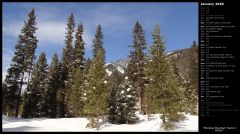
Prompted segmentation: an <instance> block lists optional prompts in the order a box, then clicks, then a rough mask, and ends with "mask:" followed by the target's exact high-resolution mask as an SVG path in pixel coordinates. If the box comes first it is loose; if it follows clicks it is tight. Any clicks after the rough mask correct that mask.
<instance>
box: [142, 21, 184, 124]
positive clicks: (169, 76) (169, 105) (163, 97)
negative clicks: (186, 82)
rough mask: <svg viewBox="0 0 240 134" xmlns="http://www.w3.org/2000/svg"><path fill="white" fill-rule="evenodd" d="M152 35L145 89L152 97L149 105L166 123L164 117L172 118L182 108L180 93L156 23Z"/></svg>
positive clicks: (175, 116)
mask: <svg viewBox="0 0 240 134" xmlns="http://www.w3.org/2000/svg"><path fill="white" fill-rule="evenodd" d="M152 35H153V40H154V42H153V45H152V46H151V47H150V50H149V52H150V60H149V63H148V68H147V69H146V71H145V73H146V76H147V77H148V79H149V84H147V87H146V91H147V92H150V97H152V98H153V105H150V106H154V109H155V110H156V112H160V113H161V114H162V116H161V119H162V120H163V123H166V118H167V119H168V120H173V119H175V118H177V117H178V116H177V115H178V112H179V111H181V108H182V107H181V105H180V103H179V102H180V98H181V96H180V95H181V93H180V90H179V87H177V81H176V78H175V76H174V75H173V71H172V70H171V67H170V65H169V63H168V60H167V58H166V55H165V54H164V51H165V45H164V41H163V38H162V37H161V36H160V28H159V26H158V25H157V26H156V27H155V28H154V31H153V32H152ZM147 97H148V96H147ZM151 109H152V108H151Z"/></svg>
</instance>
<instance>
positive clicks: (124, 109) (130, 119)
mask: <svg viewBox="0 0 240 134" xmlns="http://www.w3.org/2000/svg"><path fill="white" fill-rule="evenodd" d="M132 85H133V84H132V83H131V81H127V80H126V81H125V82H124V83H123V84H122V85H120V86H119V91H120V96H119V98H120V100H119V103H120V106H119V112H120V113H121V116H120V123H125V124H132V123H135V122H136V121H137V120H138V118H137V116H136V111H137V109H136V94H137V92H136V90H135V89H134V88H133V87H132Z"/></svg>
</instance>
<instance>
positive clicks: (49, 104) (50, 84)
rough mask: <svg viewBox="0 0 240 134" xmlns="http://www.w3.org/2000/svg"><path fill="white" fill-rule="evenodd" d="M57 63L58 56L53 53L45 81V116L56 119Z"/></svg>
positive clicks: (58, 78)
mask: <svg viewBox="0 0 240 134" xmlns="http://www.w3.org/2000/svg"><path fill="white" fill-rule="evenodd" d="M59 70H60V69H59V61H58V55H57V54H56V53H55V54H54V56H53V59H52V62H51V64H50V67H49V75H48V79H47V91H46V98H45V99H46V100H45V101H46V106H45V109H46V112H47V114H46V115H47V116H48V117H51V118H56V117H57V112H58V111H57V110H58V107H59V106H58V104H59V101H61V100H58V99H57V93H58V92H59V91H58V90H60V89H59V88H60V87H59V86H60V73H59Z"/></svg>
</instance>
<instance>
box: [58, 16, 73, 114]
mask: <svg viewBox="0 0 240 134" xmlns="http://www.w3.org/2000/svg"><path fill="white" fill-rule="evenodd" d="M74 28H75V23H74V16H73V14H71V15H70V17H69V18H68V23H67V33H66V39H65V46H64V49H63V56H62V63H61V72H62V74H61V75H62V76H61V83H62V86H61V88H62V89H61V90H62V91H61V93H60V98H61V103H60V104H61V106H59V107H60V117H66V116H68V113H67V112H68V111H67V109H68V108H67V107H66V90H67V89H69V88H70V83H68V82H69V80H70V79H71V78H72V66H73V64H72V63H73V33H74V31H75V30H74Z"/></svg>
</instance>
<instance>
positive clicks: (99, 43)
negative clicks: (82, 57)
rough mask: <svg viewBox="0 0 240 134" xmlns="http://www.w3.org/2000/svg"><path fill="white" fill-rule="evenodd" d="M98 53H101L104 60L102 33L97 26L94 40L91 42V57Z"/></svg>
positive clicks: (99, 26)
mask: <svg viewBox="0 0 240 134" xmlns="http://www.w3.org/2000/svg"><path fill="white" fill-rule="evenodd" d="M98 51H102V52H103V55H104V60H105V50H104V48H103V33H102V28H101V25H98V27H97V30H96V35H95V39H94V40H93V57H96V56H97V53H98Z"/></svg>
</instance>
